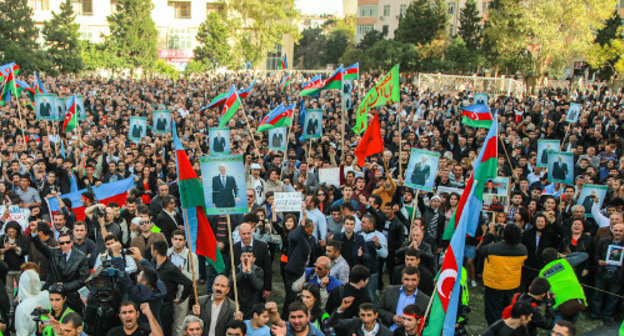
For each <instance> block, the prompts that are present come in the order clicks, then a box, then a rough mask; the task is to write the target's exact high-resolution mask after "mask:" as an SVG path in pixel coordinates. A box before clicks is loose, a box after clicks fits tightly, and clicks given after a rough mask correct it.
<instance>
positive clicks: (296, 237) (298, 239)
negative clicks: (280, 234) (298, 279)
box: [284, 226, 312, 276]
mask: <svg viewBox="0 0 624 336" xmlns="http://www.w3.org/2000/svg"><path fill="white" fill-rule="evenodd" d="M308 238H309V237H308V234H307V233H306V232H305V230H304V229H303V226H297V227H296V228H295V229H294V230H292V231H291V232H290V233H289V234H288V251H289V252H290V255H288V263H286V266H285V267H284V270H286V271H287V272H289V273H292V274H296V275H298V276H301V274H303V272H304V271H305V268H306V264H307V261H308V257H309V256H310V252H311V251H312V244H311V243H310V240H309V239H308Z"/></svg>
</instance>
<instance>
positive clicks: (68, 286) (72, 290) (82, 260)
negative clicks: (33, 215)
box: [30, 222, 89, 312]
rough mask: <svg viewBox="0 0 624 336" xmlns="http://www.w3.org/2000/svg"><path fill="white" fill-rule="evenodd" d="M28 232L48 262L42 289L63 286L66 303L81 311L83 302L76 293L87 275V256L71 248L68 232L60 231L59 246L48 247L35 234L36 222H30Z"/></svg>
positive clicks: (71, 243)
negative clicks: (54, 285) (45, 279)
mask: <svg viewBox="0 0 624 336" xmlns="http://www.w3.org/2000/svg"><path fill="white" fill-rule="evenodd" d="M30 232H31V235H32V236H33V244H34V245H35V248H37V250H39V252H41V254H43V255H44V256H45V257H46V258H48V262H49V273H48V279H47V281H46V284H45V285H44V289H46V288H48V287H49V286H50V285H53V284H59V285H62V286H63V290H64V292H65V295H66V296H67V305H68V306H69V307H70V308H71V309H73V310H74V311H77V312H82V309H83V308H84V304H83V303H82V300H80V296H79V295H78V289H79V288H81V287H82V286H84V284H85V282H86V280H87V277H88V276H89V264H88V262H87V257H85V255H84V254H83V253H82V252H80V250H78V249H76V248H73V246H74V241H73V239H72V237H71V235H70V234H69V233H61V234H60V235H59V238H58V244H59V247H57V248H56V247H55V248H52V247H49V246H48V245H46V244H44V243H43V242H41V239H40V238H39V235H38V234H37V223H36V222H32V223H31V225H30Z"/></svg>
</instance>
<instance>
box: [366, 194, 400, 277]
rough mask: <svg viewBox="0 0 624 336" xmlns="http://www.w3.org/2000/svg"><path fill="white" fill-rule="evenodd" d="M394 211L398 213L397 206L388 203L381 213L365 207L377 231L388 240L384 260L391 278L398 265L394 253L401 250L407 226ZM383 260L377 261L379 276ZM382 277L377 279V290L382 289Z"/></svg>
mask: <svg viewBox="0 0 624 336" xmlns="http://www.w3.org/2000/svg"><path fill="white" fill-rule="evenodd" d="M395 206H396V210H397V211H399V206H398V205H397V204H396V203H391V202H388V203H386V204H384V206H383V212H381V211H378V210H374V209H373V208H372V207H370V206H369V207H366V209H367V210H368V211H369V212H370V213H371V214H372V215H373V216H374V217H375V223H376V224H377V225H376V226H377V230H378V231H380V232H381V233H383V234H384V235H385V236H386V238H387V239H388V257H387V258H386V259H385V263H386V266H387V268H388V274H389V275H390V276H392V271H393V270H394V267H395V266H396V265H397V264H398V262H397V260H396V251H397V250H398V249H400V248H401V246H402V245H403V241H404V240H405V227H406V226H409V224H408V223H403V222H401V220H400V219H399V217H397V216H396V214H395ZM383 260H384V259H380V260H379V274H380V275H381V274H383V272H382V270H383V264H384V261H383ZM382 278H383V277H382V276H380V277H379V285H380V287H379V288H383V281H382Z"/></svg>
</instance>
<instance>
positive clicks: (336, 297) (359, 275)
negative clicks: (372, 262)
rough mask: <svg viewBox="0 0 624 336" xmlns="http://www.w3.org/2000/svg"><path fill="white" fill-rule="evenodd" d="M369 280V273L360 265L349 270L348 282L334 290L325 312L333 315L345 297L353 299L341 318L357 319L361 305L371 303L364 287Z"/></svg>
mask: <svg viewBox="0 0 624 336" xmlns="http://www.w3.org/2000/svg"><path fill="white" fill-rule="evenodd" d="M369 280H370V271H369V270H368V268H366V267H365V266H362V265H357V266H355V267H353V268H352V269H351V272H350V273H349V282H348V283H347V284H344V285H343V286H340V287H338V288H336V289H334V290H333V291H332V292H331V294H329V298H328V299H327V304H326V305H325V311H327V312H328V313H330V314H331V313H333V312H334V311H335V310H336V308H338V306H340V304H341V302H342V300H343V299H344V298H346V297H353V298H354V302H353V304H352V305H351V306H350V307H349V308H347V309H346V310H344V311H343V312H342V318H352V317H357V314H358V307H360V305H361V304H362V303H366V302H371V298H370V296H368V291H367V290H366V285H368V281H369Z"/></svg>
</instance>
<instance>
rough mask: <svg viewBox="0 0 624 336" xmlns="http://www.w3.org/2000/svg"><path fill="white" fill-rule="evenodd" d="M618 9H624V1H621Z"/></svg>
mask: <svg viewBox="0 0 624 336" xmlns="http://www.w3.org/2000/svg"><path fill="white" fill-rule="evenodd" d="M617 7H618V8H624V0H619V1H618V4H617Z"/></svg>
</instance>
